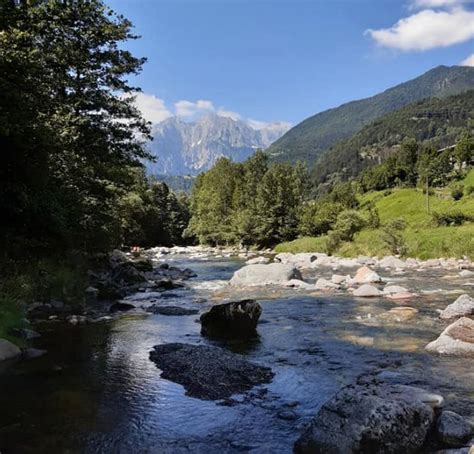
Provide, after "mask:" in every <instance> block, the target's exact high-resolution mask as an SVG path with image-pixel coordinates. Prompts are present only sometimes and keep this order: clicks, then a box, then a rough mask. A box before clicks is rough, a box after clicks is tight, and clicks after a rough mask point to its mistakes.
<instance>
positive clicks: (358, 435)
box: [295, 384, 434, 454]
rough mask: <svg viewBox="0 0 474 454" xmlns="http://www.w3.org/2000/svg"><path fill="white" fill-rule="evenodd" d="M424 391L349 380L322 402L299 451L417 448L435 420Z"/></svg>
mask: <svg viewBox="0 0 474 454" xmlns="http://www.w3.org/2000/svg"><path fill="white" fill-rule="evenodd" d="M424 394H427V395H428V393H425V392H424V391H423V390H421V389H418V388H412V387H408V386H401V385H387V384H366V385H353V386H347V387H345V388H343V389H342V390H341V391H339V392H338V393H337V394H336V395H335V396H334V397H332V398H331V399H330V400H329V401H327V402H326V403H325V404H324V405H323V406H322V407H321V409H320V410H319V411H318V413H317V414H316V416H315V418H314V419H313V421H312V422H311V425H310V426H309V427H308V428H307V430H306V431H305V432H304V433H303V435H302V436H301V437H300V438H299V440H298V441H297V442H296V444H295V453H341V454H342V453H414V452H417V451H418V450H420V449H421V448H422V446H423V445H424V444H425V440H426V438H427V435H428V433H429V431H430V429H431V427H432V425H433V421H434V411H433V408H432V407H431V406H430V405H429V404H427V403H426V402H425V401H424V399H423V396H424ZM428 397H429V395H428Z"/></svg>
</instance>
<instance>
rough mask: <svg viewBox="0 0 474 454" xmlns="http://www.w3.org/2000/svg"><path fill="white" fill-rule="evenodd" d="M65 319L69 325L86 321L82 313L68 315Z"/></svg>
mask: <svg viewBox="0 0 474 454" xmlns="http://www.w3.org/2000/svg"><path fill="white" fill-rule="evenodd" d="M66 320H67V321H68V322H69V323H70V324H71V325H78V324H82V323H86V322H87V317H85V316H84V315H70V316H69V317H67V318H66Z"/></svg>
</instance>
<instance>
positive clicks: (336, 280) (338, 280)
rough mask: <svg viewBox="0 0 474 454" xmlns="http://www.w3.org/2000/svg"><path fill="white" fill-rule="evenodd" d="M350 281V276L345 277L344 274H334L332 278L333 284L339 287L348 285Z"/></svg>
mask: <svg viewBox="0 0 474 454" xmlns="http://www.w3.org/2000/svg"><path fill="white" fill-rule="evenodd" d="M350 280H351V277H350V276H349V275H346V276H343V275H342V274H333V275H332V277H331V282H332V283H333V284H337V285H341V284H347V283H348V282H349V281H350Z"/></svg>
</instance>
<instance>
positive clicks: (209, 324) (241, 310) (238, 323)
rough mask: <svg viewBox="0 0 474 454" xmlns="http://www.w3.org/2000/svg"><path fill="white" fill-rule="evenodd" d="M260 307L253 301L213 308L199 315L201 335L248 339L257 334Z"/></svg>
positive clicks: (237, 302)
mask: <svg viewBox="0 0 474 454" xmlns="http://www.w3.org/2000/svg"><path fill="white" fill-rule="evenodd" d="M261 314H262V307H261V306H260V304H258V303H257V302H256V301H254V300H243V301H235V302H231V303H225V304H219V305H217V306H213V307H212V308H211V310H210V311H209V312H206V313H204V314H202V315H201V334H203V335H204V336H210V337H221V338H248V337H253V336H255V335H256V334H257V323H258V319H259V318H260V315H261Z"/></svg>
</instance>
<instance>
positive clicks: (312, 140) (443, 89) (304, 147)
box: [267, 66, 474, 164]
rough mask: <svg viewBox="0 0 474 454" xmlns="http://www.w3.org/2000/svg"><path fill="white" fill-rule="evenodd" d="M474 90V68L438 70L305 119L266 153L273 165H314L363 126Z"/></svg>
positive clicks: (437, 68)
mask: <svg viewBox="0 0 474 454" xmlns="http://www.w3.org/2000/svg"><path fill="white" fill-rule="evenodd" d="M472 88H474V67H467V66H452V67H447V66H438V67H436V68H434V69H432V70H430V71H428V72H426V73H425V74H423V75H421V76H419V77H417V78H415V79H412V80H410V81H408V82H405V83H402V84H400V85H397V86H395V87H392V88H390V89H388V90H386V91H384V92H382V93H380V94H377V95H375V96H372V97H370V98H366V99H361V100H358V101H352V102H349V103H346V104H343V105H341V106H339V107H337V108H334V109H329V110H326V111H324V112H321V113H318V114H316V115H314V116H312V117H309V118H307V119H306V120H304V121H303V122H301V123H299V124H297V125H296V126H295V127H293V128H291V129H290V130H289V131H288V132H287V133H286V134H284V135H283V136H282V137H281V138H280V139H278V140H277V141H276V142H274V143H273V144H272V145H271V146H270V147H269V148H268V149H267V152H268V154H269V155H270V157H271V159H273V160H274V161H289V162H296V161H297V160H303V161H306V162H308V163H309V164H314V163H315V162H316V161H317V160H318V158H319V157H320V156H321V155H322V154H323V153H324V152H325V151H326V150H328V149H329V148H330V147H331V146H332V145H334V144H335V143H336V142H338V141H339V140H342V139H347V138H349V137H351V136H352V135H353V134H355V133H356V132H358V131H360V130H361V129H362V128H363V127H364V126H365V125H367V124H369V123H371V122H372V121H374V120H376V119H378V118H380V117H382V116H383V115H386V114H387V113H390V112H393V111H395V110H398V109H401V108H402V107H405V106H407V105H409V104H411V103H413V102H416V101H419V100H421V99H425V98H431V97H438V98H443V97H447V96H450V95H455V94H458V93H461V92H463V91H466V90H468V89H472Z"/></svg>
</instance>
